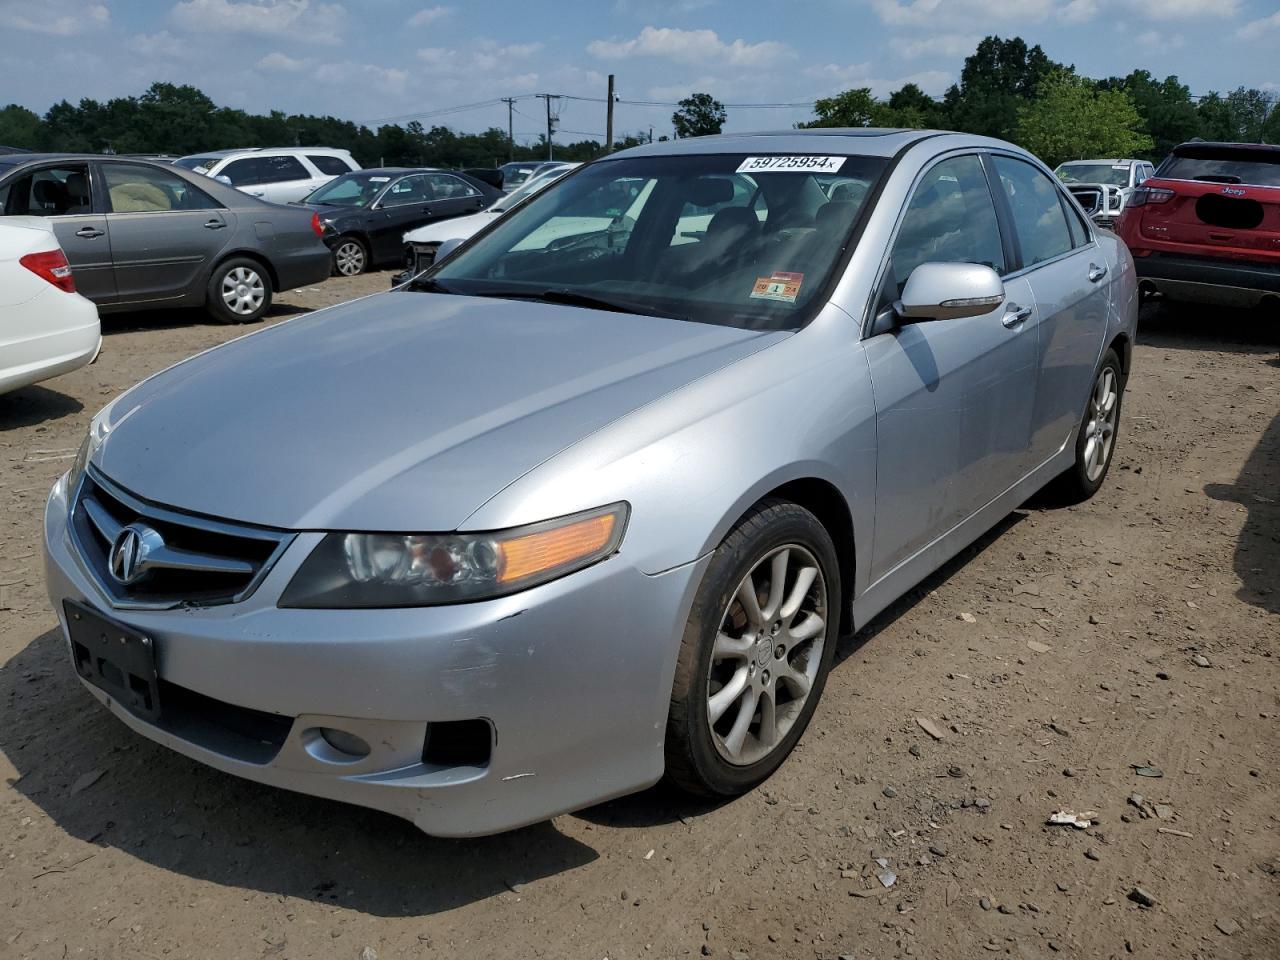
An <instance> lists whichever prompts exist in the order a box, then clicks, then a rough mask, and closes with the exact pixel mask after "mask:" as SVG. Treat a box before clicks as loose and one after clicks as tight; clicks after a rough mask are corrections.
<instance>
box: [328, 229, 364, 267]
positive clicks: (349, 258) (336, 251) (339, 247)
mask: <svg viewBox="0 0 1280 960" xmlns="http://www.w3.org/2000/svg"><path fill="white" fill-rule="evenodd" d="M329 259H330V270H331V272H332V273H333V275H334V276H335V277H358V276H360V274H362V273H365V272H367V271H368V270H369V267H370V266H371V264H370V263H369V245H368V244H367V243H365V242H364V241H363V240H361V239H360V238H359V237H357V236H356V235H355V234H353V233H347V234H343V235H342V236H341V237H339V238H338V240H337V242H336V243H334V245H333V251H332V254H331V256H330V258H329Z"/></svg>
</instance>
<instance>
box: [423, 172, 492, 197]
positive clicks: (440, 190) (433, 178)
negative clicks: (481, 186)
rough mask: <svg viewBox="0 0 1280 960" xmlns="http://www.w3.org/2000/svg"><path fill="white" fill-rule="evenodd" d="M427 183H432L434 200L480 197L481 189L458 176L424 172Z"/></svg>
mask: <svg viewBox="0 0 1280 960" xmlns="http://www.w3.org/2000/svg"><path fill="white" fill-rule="evenodd" d="M423 177H424V178H425V179H426V181H427V183H428V184H429V185H430V190H431V193H432V199H434V200H457V199H459V198H460V197H478V196H479V195H480V191H479V190H477V189H476V188H475V187H473V186H471V184H469V183H467V182H466V181H465V180H459V179H458V178H457V177H451V176H449V175H448V174H445V173H428V174H423Z"/></svg>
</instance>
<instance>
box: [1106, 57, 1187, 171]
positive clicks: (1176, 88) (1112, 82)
mask: <svg viewBox="0 0 1280 960" xmlns="http://www.w3.org/2000/svg"><path fill="white" fill-rule="evenodd" d="M1098 87H1099V89H1102V90H1123V91H1124V92H1125V93H1127V94H1129V97H1130V99H1132V100H1133V105H1134V106H1135V107H1137V108H1138V113H1139V114H1141V115H1142V119H1143V120H1144V121H1145V122H1146V125H1147V132H1148V133H1150V134H1151V139H1152V140H1153V141H1154V146H1153V147H1152V149H1151V150H1150V151H1149V152H1148V154H1146V157H1145V158H1146V159H1150V160H1156V161H1159V160H1162V159H1164V158H1165V157H1167V156H1168V155H1169V151H1171V150H1172V149H1173V148H1174V147H1176V146H1177V145H1178V144H1180V143H1185V142H1186V141H1188V140H1191V139H1194V138H1195V137H1198V136H1201V119H1200V114H1199V112H1198V111H1197V110H1196V104H1195V101H1194V100H1192V99H1191V89H1190V88H1189V87H1187V86H1186V85H1185V84H1183V83H1181V82H1179V80H1178V78H1177V77H1175V76H1168V77H1165V78H1164V79H1163V80H1157V79H1156V78H1155V77H1153V76H1152V75H1151V73H1150V72H1149V71H1147V70H1134V71H1133V72H1132V73H1130V74H1129V75H1128V76H1127V77H1110V78H1108V79H1106V80H1102V81H1099V83H1098Z"/></svg>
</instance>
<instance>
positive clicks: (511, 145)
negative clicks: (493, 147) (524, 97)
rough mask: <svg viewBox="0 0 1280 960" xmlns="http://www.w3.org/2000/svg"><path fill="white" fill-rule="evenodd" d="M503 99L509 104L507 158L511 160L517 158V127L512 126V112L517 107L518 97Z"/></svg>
mask: <svg viewBox="0 0 1280 960" xmlns="http://www.w3.org/2000/svg"><path fill="white" fill-rule="evenodd" d="M501 99H502V102H503V103H505V104H506V105H507V160H508V161H510V160H514V159H515V158H516V136H515V127H514V126H512V122H511V112H512V111H513V110H514V109H515V107H516V98H515V97H502V98H501Z"/></svg>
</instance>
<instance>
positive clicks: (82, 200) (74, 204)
mask: <svg viewBox="0 0 1280 960" xmlns="http://www.w3.org/2000/svg"><path fill="white" fill-rule="evenodd" d="M66 187H67V213H92V212H93V206H92V204H90V203H89V179H88V178H87V177H86V176H85V175H84V174H83V173H70V174H67V183H66Z"/></svg>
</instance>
